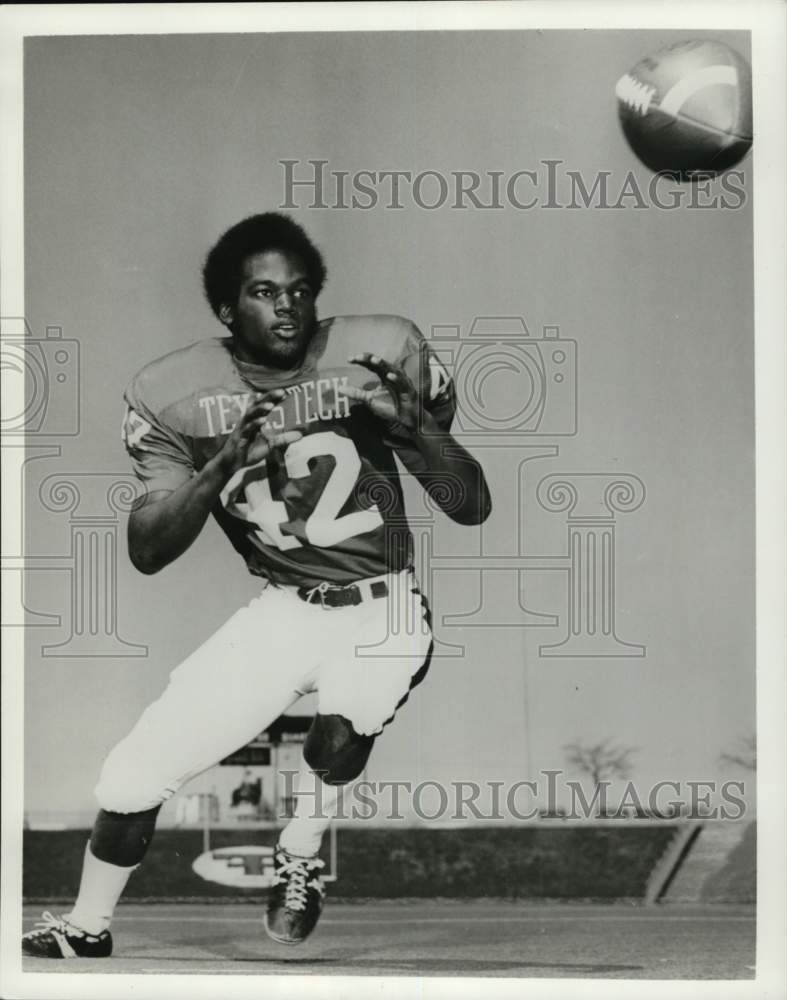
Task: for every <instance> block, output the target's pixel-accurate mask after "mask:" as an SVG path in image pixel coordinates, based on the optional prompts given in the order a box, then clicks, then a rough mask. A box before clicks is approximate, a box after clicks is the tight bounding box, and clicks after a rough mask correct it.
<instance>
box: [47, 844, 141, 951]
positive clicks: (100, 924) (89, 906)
mask: <svg viewBox="0 0 787 1000" xmlns="http://www.w3.org/2000/svg"><path fill="white" fill-rule="evenodd" d="M138 867H139V865H132V866H131V867H130V868H121V867H120V865H111V864H109V863H108V862H107V861H100V860H99V859H98V858H97V857H96V856H95V854H93V852H92V851H91V850H90V841H88V844H87V847H86V848H85V858H84V861H83V863H82V881H81V882H80V884H79V895H78V896H77V901H76V903H74V908H73V909H72V910H71V912H70V913H64V914H63V916H64V917H65V918H66V920H68V921H69V923H72V924H74V925H75V926H76V927H79V928H80V929H81V930H83V931H87V933H88V934H100V933H101V932H102V931H105V930H106V929H107V928H108V927H109V924H110V922H111V920H112V914H113V913H114V911H115V906H116V905H117V901H118V900H119V899H120V896H121V894H122V892H123V890H124V889H125V888H126V882H128V879H129V876H130V875H131V873H132V872H133V871H134V869H135V868H138Z"/></svg>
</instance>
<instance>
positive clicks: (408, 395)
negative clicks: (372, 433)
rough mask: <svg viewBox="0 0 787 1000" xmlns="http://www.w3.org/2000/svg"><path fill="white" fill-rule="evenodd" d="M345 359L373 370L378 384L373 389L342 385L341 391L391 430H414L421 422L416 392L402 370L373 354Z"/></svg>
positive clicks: (407, 431) (408, 431) (405, 431)
mask: <svg viewBox="0 0 787 1000" xmlns="http://www.w3.org/2000/svg"><path fill="white" fill-rule="evenodd" d="M348 360H349V361H350V362H351V363H352V364H354V365H361V366H362V367H363V368H366V369H368V370H369V371H370V372H373V373H374V374H375V375H376V376H377V377H378V378H379V379H380V382H381V384H380V385H378V386H376V387H375V388H374V389H358V388H357V387H356V386H353V385H346V386H342V393H343V394H344V395H345V396H347V397H348V398H349V399H354V400H356V401H357V402H359V403H363V404H364V406H368V407H369V409H370V410H371V411H372V413H373V414H374V415H375V416H376V417H379V418H380V420H383V421H384V422H385V423H386V424H388V426H389V428H390V429H391V430H393V431H395V432H397V431H398V432H400V433H402V432H403V433H406V434H412V433H413V432H414V431H416V430H417V429H418V428H419V426H420V423H421V418H422V414H421V406H420V401H419V399H418V392H417V391H416V388H415V386H414V385H413V383H412V380H411V379H410V377H409V376H408V375H407V373H406V372H405V371H404V369H403V368H401V367H397V366H395V365H392V364H391V363H390V362H388V361H384V360H383V359H382V358H380V357H378V356H377V355H376V354H355V355H353V356H352V357H351V358H349V359H348Z"/></svg>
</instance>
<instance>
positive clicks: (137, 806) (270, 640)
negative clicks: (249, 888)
mask: <svg viewBox="0 0 787 1000" xmlns="http://www.w3.org/2000/svg"><path fill="white" fill-rule="evenodd" d="M325 276H326V271H325V266H324V263H323V260H322V257H321V255H320V253H319V251H318V250H317V248H316V247H315V246H314V245H313V244H312V242H311V241H310V239H309V238H308V236H307V235H306V233H305V232H304V231H303V230H302V229H301V228H300V227H299V226H298V225H297V224H296V223H295V222H294V221H293V220H291V219H290V218H289V217H287V216H284V215H280V214H278V213H266V214H263V215H256V216H253V217H251V218H248V219H245V220H243V221H242V222H240V223H238V224H237V225H236V226H233V227H232V228H231V229H230V230H228V232H226V233H225V234H224V235H223V236H222V237H221V239H220V240H219V241H218V242H217V243H216V245H215V246H214V247H213V249H212V250H211V251H210V253H209V254H208V257H207V260H206V263H205V266H204V269H203V281H204V288H205V293H206V296H207V299H208V302H209V304H210V306H211V309H212V310H213V312H214V314H215V316H216V317H217V318H218V320H219V321H220V322H221V323H222V324H223V326H224V327H225V328H226V331H227V334H228V335H227V336H223V337H217V338H214V339H206V340H200V341H198V342H197V343H194V344H192V345H191V346H189V347H185V348H182V349H180V350H177V351H174V352H173V353H171V354H167V355H166V356H165V357H163V358H160V359H159V360H157V361H154V362H153V363H152V364H150V365H148V366H147V367H145V368H143V369H142V371H141V372H140V373H139V374H138V375H137V376H136V377H135V378H134V379H132V381H131V383H130V384H129V386H128V388H127V390H126V393H125V400H126V404H127V407H126V415H125V420H124V423H123V440H124V442H125V446H126V449H127V450H128V453H129V455H130V457H131V462H132V464H133V467H134V470H135V472H136V474H137V476H138V477H139V479H140V480H141V481H142V483H143V484H144V487H145V489H144V496H143V497H142V498H141V500H140V501H139V502H138V504H137V505H136V507H135V509H134V510H133V512H132V514H131V516H130V518H129V523H128V546H129V555H130V558H131V560H132V562H133V564H134V565H135V566H136V567H137V569H139V570H140V571H141V572H143V573H155V572H157V571H158V570H160V569H161V568H163V567H164V566H166V565H168V564H169V563H171V562H172V561H173V560H174V559H177V557H178V556H179V555H181V553H183V552H184V551H185V550H186V549H187V548H188V547H189V546H190V545H191V544H192V543H193V542H194V540H195V539H196V538H197V536H198V535H199V533H200V531H201V530H202V527H203V525H204V524H205V522H206V520H207V518H208V516H209V515H211V514H212V515H213V516H214V517H215V518H216V520H217V521H218V523H219V525H220V526H221V528H222V529H223V530H224V532H225V533H226V535H227V538H228V539H229V541H230V542H231V544H232V546H233V547H234V548H235V549H236V551H237V552H238V553H239V554H240V555H241V557H242V558H243V559H244V560H245V562H246V565H247V567H248V570H249V571H250V572H251V573H252V574H254V575H255V576H257V577H259V578H260V580H261V582H262V591H261V593H260V595H259V596H258V597H256V598H255V599H254V600H252V601H251V603H250V604H249V605H248V606H247V607H244V608H241V609H240V610H239V611H238V612H237V613H236V614H234V615H233V616H232V617H231V618H230V619H229V621H228V622H226V624H225V625H223V626H222V627H221V628H219V630H218V631H217V632H216V633H215V634H214V635H213V636H212V637H211V638H209V639H208V640H207V642H205V643H204V644H203V645H202V646H200V647H199V648H198V649H197V650H196V651H195V652H194V653H192V654H191V655H190V656H189V657H188V658H187V659H186V660H185V661H184V662H183V663H181V664H180V665H179V666H178V667H177V668H176V669H175V670H174V671H173V672H172V674H171V675H170V680H169V684H168V686H167V688H166V690H165V691H164V693H163V694H162V695H161V697H160V698H159V699H158V700H157V701H155V702H154V703H153V704H152V705H150V706H149V707H148V708H147V709H146V710H145V711H144V712H143V713H142V715H141V717H140V718H139V720H138V722H137V723H136V725H135V726H134V728H133V729H132V730H131V732H130V733H129V734H128V735H127V736H126V737H125V738H124V739H123V740H121V741H120V743H118V744H117V746H115V748H114V749H113V750H112V751H111V752H110V754H109V756H108V757H107V759H106V761H105V762H104V765H103V768H102V771H101V776H100V779H99V782H98V785H97V787H96V797H97V799H98V803H99V805H100V811H99V813H98V816H97V818H96V822H95V825H94V828H93V831H92V834H91V836H90V840H89V842H88V844H87V846H86V849H85V854H84V862H83V870H82V880H81V884H80V889H79V894H78V897H77V900H76V902H75V904H74V906H73V908H72V909H71V910H70V911H69V912H68V913H66V914H64V915H62V916H56V915H53V914H51V913H49V912H46V913H45V914H44V915H43V919H42V920H41V921H40V922H39V924H38V926H37V927H36V929H34V930H33V931H30V932H29V933H27V934H26V935H24V938H23V951H24V953H26V954H28V955H34V956H38V957H51V958H71V957H105V956H108V955H110V954H111V951H112V938H111V935H110V931H109V925H110V921H111V918H112V914H113V910H114V908H115V905H116V903H117V901H118V899H119V898H120V895H121V893H122V892H123V889H124V887H125V885H126V882H127V880H128V878H129V876H130V875H131V873H132V872H133V871H134V869H135V868H136V867H137V866H138V865H139V864H140V862H141V861H142V859H143V857H144V855H145V852H146V850H147V848H148V846H149V844H150V841H151V838H152V836H153V832H154V827H155V823H156V817H157V814H158V812H159V810H160V808H161V805H162V803H163V802H165V801H166V800H167V799H168V798H170V797H171V796H172V795H174V794H175V792H177V791H178V789H179V788H181V787H182V786H183V785H184V784H185V783H186V782H187V781H188V780H189V779H190V778H192V777H193V776H194V775H196V774H199V773H200V772H201V771H204V770H205V769H206V768H209V767H211V766H213V765H214V764H216V763H217V762H218V761H219V760H221V759H222V758H224V757H226V756H227V755H228V754H230V753H231V752H232V751H234V750H236V749H237V748H238V747H240V746H243V745H244V744H246V743H247V742H249V740H251V739H252V738H253V737H254V736H255V735H256V734H257V733H259V732H260V731H261V730H263V729H264V728H265V727H266V726H267V725H269V724H270V723H271V722H272V721H273V720H274V719H275V718H276V717H277V716H279V715H280V714H281V713H282V712H283V711H284V710H285V709H287V708H288V707H289V706H290V705H291V704H292V703H293V702H294V701H295V700H297V699H298V698H299V697H300V696H301V695H303V694H304V693H307V692H316V694H317V705H318V707H317V713H316V715H315V717H314V721H313V724H312V726H311V729H310V731H309V733H308V735H307V738H306V741H305V743H304V747H303V756H302V761H301V767H300V771H299V774H298V777H297V785H296V804H295V811H294V816H293V818H292V819H291V821H290V822H289V824H288V825H287V826H286V827H285V829H284V830H283V831H282V833H281V836H280V839H279V843H278V844H277V847H276V851H275V855H274V863H275V874H274V881H273V887H272V890H271V893H270V899H269V905H268V909H267V914H266V918H265V926H266V929H267V932H268V934H269V935H270V936H271V937H272V938H273V939H274V940H275V941H278V942H281V943H285V944H297V943H299V942H301V941H303V940H304V939H305V938H306V937H307V935H308V934H309V933H310V932H311V931H312V930H313V928H314V926H315V924H316V922H317V919H318V917H319V914H320V910H321V908H322V903H323V896H324V888H323V883H322V880H321V878H320V868H321V867H322V864H323V862H322V861H321V860H320V859H319V858H318V856H317V855H318V851H319V847H320V842H321V838H322V835H323V833H324V831H325V829H326V828H327V826H328V824H329V822H330V818H331V815H332V810H334V811H335V806H336V802H337V796H338V792H339V789H340V787H341V786H342V785H345V784H347V783H348V782H351V781H353V780H354V779H355V778H357V777H358V775H359V774H360V773H361V772H362V770H363V768H364V767H365V765H366V762H367V760H368V758H369V754H370V752H371V749H372V746H373V744H374V741H375V738H376V736H377V735H378V734H379V733H380V732H381V731H382V729H383V727H384V726H385V725H386V724H388V723H389V722H391V720H392V719H393V717H394V715H395V713H396V710H397V709H398V708H399V707H400V706H401V705H402V704H403V702H404V701H405V700H406V699H407V697H408V693H409V692H410V690H411V689H412V688H413V687H414V686H415V685H416V684H418V683H420V681H421V680H422V679H423V677H424V675H425V674H426V671H427V669H428V665H429V659H430V655H431V650H432V637H431V631H430V627H429V610H428V607H427V603H426V600H425V598H424V597H423V595H422V594H421V591H420V589H419V586H418V583H417V581H416V579H415V576H414V573H413V566H412V560H413V552H412V537H411V534H410V531H409V529H408V527H407V521H406V518H405V511H404V502H403V495H402V487H401V483H400V480H399V476H398V475H397V465H396V459H397V458H398V459H399V460H400V461H401V463H402V465H403V466H404V467H405V468H406V469H407V470H408V471H409V472H410V473H412V475H413V476H415V477H416V478H417V480H418V481H419V482H420V484H421V485H422V486H423V488H424V489H425V490H426V491H427V493H428V494H429V496H430V497H431V498H432V501H433V503H434V505H435V506H436V507H438V508H440V509H441V510H443V511H444V512H445V513H446V514H447V515H448V516H449V517H451V518H452V519H453V520H455V521H457V522H459V523H461V524H467V525H476V524H480V523H481V522H482V521H483V520H484V519H485V518H486V517H487V516H488V514H489V511H490V497H489V492H488V489H487V486H486V482H485V479H484V475H483V472H482V470H481V468H480V466H479V464H478V462H477V461H476V460H475V459H474V458H473V457H472V456H471V455H470V454H468V452H467V451H466V450H465V449H464V448H463V447H462V446H461V445H459V444H458V443H457V442H456V441H455V440H454V439H453V438H452V437H451V435H450V432H449V428H450V425H451V421H452V418H453V415H454V409H455V398H454V387H453V384H452V381H451V379H450V377H449V375H448V373H447V371H446V370H445V368H444V367H443V366H442V364H441V363H440V361H439V360H438V359H437V357H436V355H434V354H433V352H432V351H431V350H430V348H429V346H428V344H427V343H426V341H425V340H424V339H423V337H422V335H421V334H420V332H419V331H418V329H417V328H416V327H415V326H414V325H413V324H412V323H411V322H409V321H408V320H406V319H402V318H400V317H397V316H383V315H375V316H336V317H333V318H331V319H324V320H321V321H318V319H317V314H316V307H315V302H316V299H317V296H318V295H319V293H320V290H321V289H322V287H323V283H324V281H325Z"/></svg>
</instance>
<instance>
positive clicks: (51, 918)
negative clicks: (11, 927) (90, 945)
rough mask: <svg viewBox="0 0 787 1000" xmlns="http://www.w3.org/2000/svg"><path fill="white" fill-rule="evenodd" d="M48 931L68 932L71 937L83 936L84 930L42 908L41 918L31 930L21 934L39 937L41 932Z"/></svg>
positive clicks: (46, 932) (28, 936)
mask: <svg viewBox="0 0 787 1000" xmlns="http://www.w3.org/2000/svg"><path fill="white" fill-rule="evenodd" d="M50 931H56V932H57V933H58V934H70V935H71V936H72V937H75V936H76V937H84V935H85V933H86V932H85V931H82V930H80V929H79V928H78V927H74V925H73V924H70V923H69V922H68V921H67V920H65V919H64V918H63V917H57V916H55V914H54V913H50V911H49V910H44V912H43V913H42V914H41V919H40V920H37V921H36V925H35V927H34V928H33V930H32V931H28V932H27V934H23V935H22V936H23V937H26V938H32V937H39V936H40V935H42V934H48V933H49V932H50Z"/></svg>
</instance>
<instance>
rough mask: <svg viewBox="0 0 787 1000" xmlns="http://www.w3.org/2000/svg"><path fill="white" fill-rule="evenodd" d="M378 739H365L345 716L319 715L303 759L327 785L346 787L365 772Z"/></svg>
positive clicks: (310, 732)
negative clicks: (373, 746) (375, 740)
mask: <svg viewBox="0 0 787 1000" xmlns="http://www.w3.org/2000/svg"><path fill="white" fill-rule="evenodd" d="M374 739H375V738H374V736H362V735H360V734H359V733H356V731H355V730H354V729H353V727H352V724H351V723H350V722H349V721H348V720H347V719H345V718H344V716H343V715H319V714H318V715H316V716H315V717H314V722H313V723H312V726H311V729H310V730H309V734H308V736H307V737H306V742H305V743H304V745H303V757H304V760H305V761H306V763H307V764H308V765H309V767H310V768H311V769H312V770H313V771H316V772H317V773H318V774H319V775H320V777H321V778H322V780H323V781H324V782H325V783H326V785H346V784H347V783H348V782H350V781H354V780H355V778H357V777H358V775H359V774H360V773H361V771H363V769H364V767H365V766H366V762H367V760H368V759H369V754H370V753H371V751H372V745H373V744H374Z"/></svg>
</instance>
